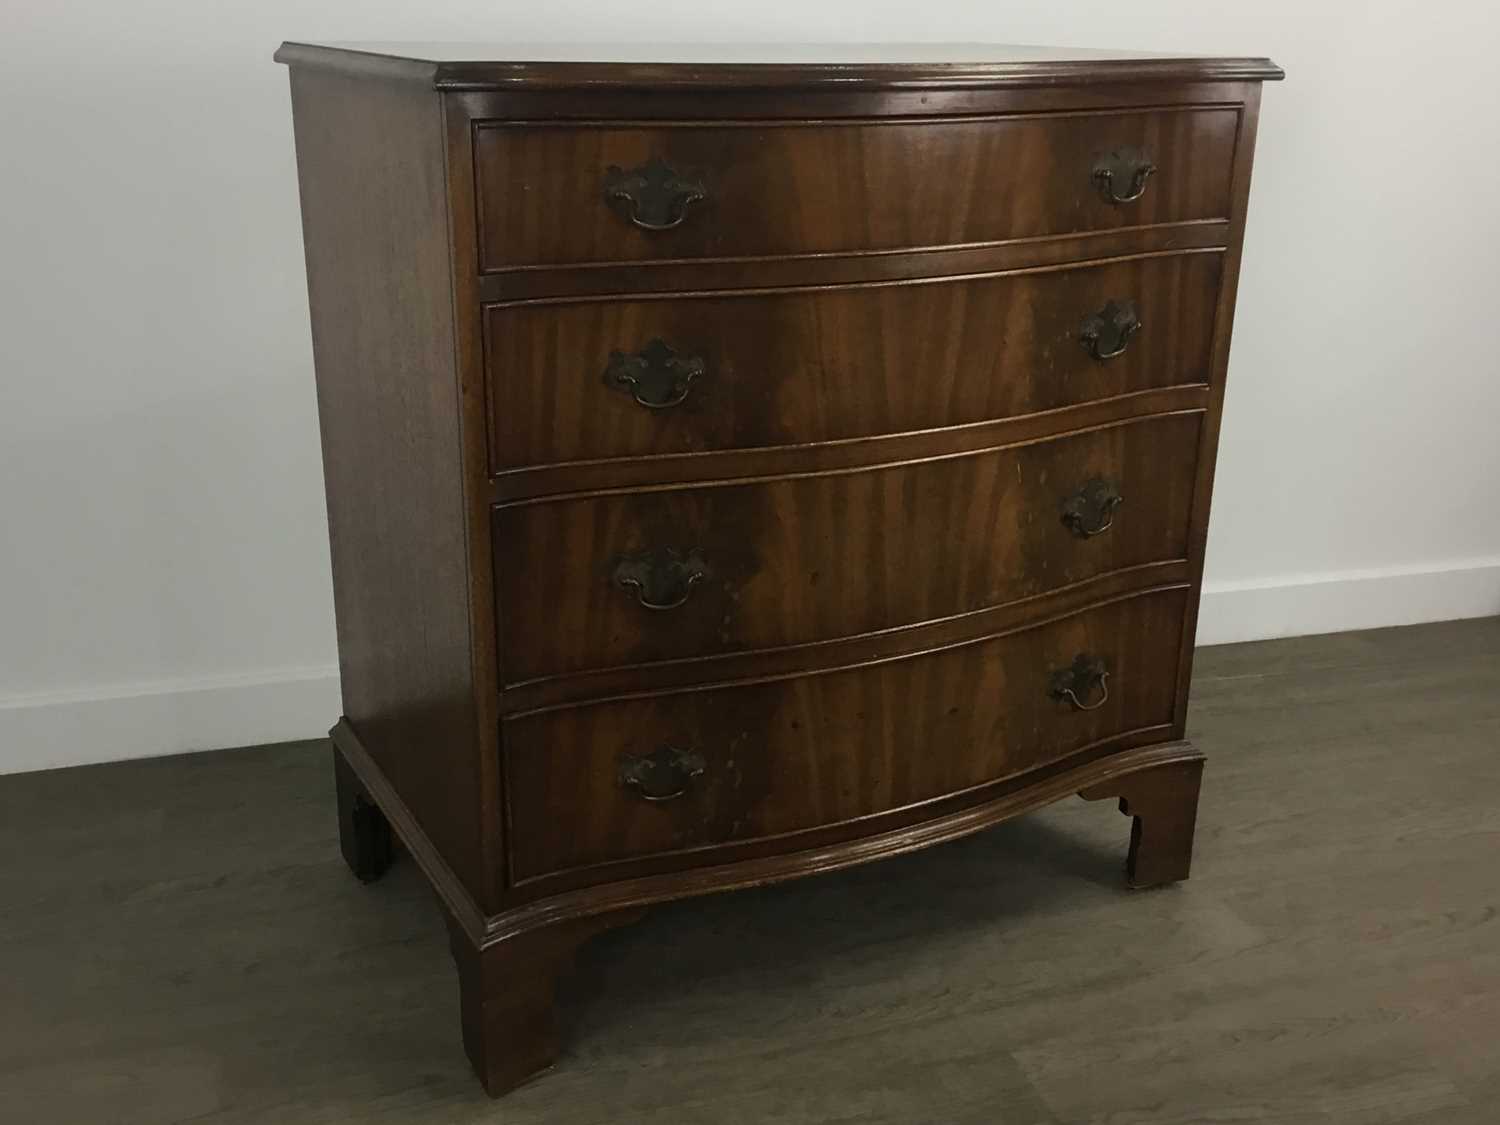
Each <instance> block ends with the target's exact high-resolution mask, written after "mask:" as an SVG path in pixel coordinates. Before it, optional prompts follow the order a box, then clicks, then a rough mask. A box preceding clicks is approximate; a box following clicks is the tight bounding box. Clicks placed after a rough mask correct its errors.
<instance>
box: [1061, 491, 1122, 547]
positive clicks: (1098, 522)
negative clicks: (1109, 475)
mask: <svg viewBox="0 0 1500 1125" xmlns="http://www.w3.org/2000/svg"><path fill="white" fill-rule="evenodd" d="M1123 503H1125V498H1124V497H1123V496H1121V495H1120V491H1119V489H1117V488H1116V487H1115V486H1114V485H1113V484H1111V483H1110V482H1109V481H1107V480H1102V479H1099V478H1097V477H1096V478H1095V479H1093V480H1091V481H1089V482H1088V483H1087V484H1085V485H1084V486H1083V487H1082V488H1080V489H1079V490H1078V491H1077V492H1075V493H1073V495H1072V496H1069V497H1068V498H1067V499H1066V500H1064V501H1063V506H1062V521H1063V524H1064V526H1066V527H1067V529H1068V530H1069V531H1071V532H1072V533H1073V534H1074V535H1076V536H1078V538H1080V539H1092V538H1093V537H1094V536H1096V535H1103V534H1104V533H1105V532H1106V531H1108V530H1109V529H1110V528H1111V527H1113V526H1114V523H1115V509H1116V508H1118V507H1119V506H1120V505H1121V504H1123Z"/></svg>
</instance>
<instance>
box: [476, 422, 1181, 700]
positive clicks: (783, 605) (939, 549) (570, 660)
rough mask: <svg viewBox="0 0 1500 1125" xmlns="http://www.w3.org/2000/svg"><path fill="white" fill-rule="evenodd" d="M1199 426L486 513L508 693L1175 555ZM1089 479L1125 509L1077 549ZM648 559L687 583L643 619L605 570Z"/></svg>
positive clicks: (833, 632)
mask: <svg viewBox="0 0 1500 1125" xmlns="http://www.w3.org/2000/svg"><path fill="white" fill-rule="evenodd" d="M1201 421H1202V416H1201V415H1199V414H1196V413H1189V414H1177V415H1168V416H1166V417H1162V418H1151V419H1144V420H1140V421H1134V422H1129V423H1126V424H1122V425H1116V426H1112V427H1107V428H1103V429H1097V430H1090V431H1085V432H1084V433H1081V434H1077V435H1074V436H1071V437H1063V438H1057V439H1053V440H1051V441H1045V442H1037V443H1034V444H1030V445H1025V446H1021V447H1019V448H1015V449H1001V450H996V451H993V452H989V453H985V454H977V455H973V456H966V457H947V458H942V459H938V460H931V461H924V462H919V463H915V464H904V465H895V466H890V467H884V468H869V469H862V470H858V471H851V472H839V473H828V474H818V475H812V476H800V477H790V478H786V479H781V480H770V481H765V482H761V483H753V484H741V485H734V486H722V487H716V488H672V489H660V490H654V491H647V492H628V493H622V494H610V495H599V496H590V497H584V498H579V499H571V500H553V501H547V502H544V503H530V504H520V505H515V506H512V507H502V508H500V509H498V510H497V513H496V517H495V537H494V538H495V544H496V552H497V557H496V563H495V573H496V578H497V583H498V590H499V598H500V613H501V616H502V619H503V620H504V621H505V623H506V629H507V630H508V631H509V634H510V636H512V637H513V638H514V639H515V644H514V646H513V648H512V650H511V651H509V652H508V653H507V660H506V665H505V682H506V683H514V682H520V681H525V680H528V679H533V678H538V677H542V676H549V675H557V674H559V673H564V672H575V671H583V670H588V669H596V668H605V667H610V666H612V665H624V664H640V663H646V662H650V661H655V660H670V659H683V658H686V657H693V656H701V655H710V654H714V653H721V652H732V651H736V650H742V649H757V648H777V647H781V646H786V645H795V644H807V643H810V642H816V641H823V640H829V639H832V638H836V637H845V636H852V635H857V634H862V633H871V632H877V631H879V630H883V629H893V628H900V627H903V626H908V625H912V624H916V623H919V622H924V621H932V620H936V619H939V618H945V617H951V616H954V615H957V614H964V613H973V612H975V611H978V610H981V609H984V608H986V607H988V606H993V605H999V604H1003V603H1005V602H1009V601H1014V600H1017V599H1020V598H1026V597H1033V596H1035V595H1037V594H1040V593H1044V592H1046V591H1049V590H1053V589H1057V588H1059V587H1062V586H1066V585H1069V584H1072V583H1076V582H1081V581H1084V580H1087V579H1089V578H1093V577H1096V576H1098V575H1102V574H1106V573H1108V572H1110V571H1113V570H1122V569H1126V568H1129V567H1136V566H1141V565H1144V564H1147V563H1153V562H1159V561H1167V560H1172V559H1180V558H1185V557H1186V555H1185V551H1186V549H1187V521H1188V511H1189V508H1190V506H1191V503H1192V498H1193V482H1194V468H1195V466H1194V458H1195V456H1196V451H1197V446H1198V432H1199V428H1200V425H1201ZM1100 477H1103V478H1105V479H1107V480H1109V481H1112V482H1113V483H1114V485H1115V487H1116V488H1118V489H1119V490H1120V491H1121V492H1122V493H1123V495H1124V496H1125V497H1126V501H1125V504H1124V506H1123V507H1122V508H1121V510H1120V512H1119V513H1118V517H1117V519H1116V520H1115V523H1114V526H1113V527H1111V528H1110V529H1109V530H1108V531H1107V532H1106V533H1104V534H1102V535H1099V536H1096V537H1094V538H1092V539H1089V540H1080V539H1079V538H1078V537H1077V536H1076V535H1075V534H1074V533H1073V532H1072V531H1071V529H1070V527H1069V525H1068V524H1067V523H1066V522H1065V514H1066V513H1065V511H1064V509H1065V508H1066V507H1067V505H1068V502H1069V501H1070V500H1071V499H1072V497H1073V496H1074V494H1075V493H1077V492H1078V491H1079V489H1080V488H1082V487H1083V486H1085V485H1086V484H1088V483H1089V482H1090V481H1091V480H1094V479H1096V478H1100ZM665 550H672V551H676V552H678V553H679V555H680V556H686V555H688V554H689V553H691V554H692V555H693V557H694V558H695V559H697V560H698V565H697V567H696V572H697V573H699V574H702V575H703V578H702V580H701V581H697V582H694V583H692V584H691V585H687V584H685V583H683V584H681V587H682V588H681V589H680V590H677V591H672V596H673V597H674V598H680V602H679V604H676V605H675V607H674V608H670V609H658V610H651V609H646V608H643V606H642V605H641V604H640V603H641V599H640V597H639V596H637V595H636V594H635V593H633V592H632V591H629V590H625V589H621V588H620V586H619V584H618V581H617V578H616V571H617V569H618V566H619V562H620V560H621V559H622V558H629V559H634V558H635V557H636V556H638V555H639V554H641V553H648V554H649V553H652V552H658V553H659V552H662V551H665ZM679 569H683V570H685V569H687V568H681V567H680V566H679ZM664 589H665V587H664ZM666 596H667V594H666V593H662V594H658V597H666Z"/></svg>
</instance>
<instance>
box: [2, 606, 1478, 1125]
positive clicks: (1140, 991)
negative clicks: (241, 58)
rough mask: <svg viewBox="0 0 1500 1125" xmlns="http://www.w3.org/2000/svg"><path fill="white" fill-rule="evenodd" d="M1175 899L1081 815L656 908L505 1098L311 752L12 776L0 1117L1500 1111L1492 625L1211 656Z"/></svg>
mask: <svg viewBox="0 0 1500 1125" xmlns="http://www.w3.org/2000/svg"><path fill="white" fill-rule="evenodd" d="M1198 663H1199V666H1198V677H1197V683H1196V684H1195V691H1196V696H1195V703H1194V710H1193V719H1192V727H1193V732H1192V733H1193V735H1194V737H1195V738H1196V739H1197V741H1198V742H1199V743H1200V745H1201V746H1202V747H1203V749H1204V750H1205V751H1206V752H1207V753H1208V755H1209V769H1208V773H1207V775H1206V777H1205V787H1204V794H1203V805H1202V811H1201V816H1200V821H1199V824H1200V827H1199V837H1198V851H1197V856H1196V858H1195V861H1194V877H1193V879H1192V880H1191V882H1189V883H1186V884H1183V885H1181V886H1178V887H1173V888H1168V889H1165V890H1160V891H1153V892H1146V893H1141V894H1129V893H1127V892H1126V891H1124V890H1123V889H1122V884H1121V879H1120V865H1121V860H1122V857H1123V854H1124V846H1125V842H1126V838H1127V831H1128V821H1126V820H1125V818H1123V817H1121V816H1120V815H1119V814H1118V813H1117V812H1116V811H1115V810H1114V808H1113V806H1112V805H1109V804H1108V803H1098V804H1086V803H1084V802H1082V801H1069V802H1065V803H1063V804H1061V805H1057V806H1055V807H1053V808H1051V809H1048V810H1046V811H1044V812H1042V813H1038V814H1035V815H1033V816H1031V817H1027V818H1023V819H1021V820H1019V821H1014V822H1012V823H1010V824H1007V825H1003V826H1001V827H999V828H997V829H994V830H991V831H989V832H987V833H984V834H982V835H980V836H977V837H973V838H971V839H969V840H965V841H961V842H959V843H956V844H950V845H946V846H943V847H940V848H937V849H934V850H931V851H928V852H925V853H922V854H920V855H916V856H910V857H906V858H903V859H899V860H895V861H891V862H887V863H883V864H877V865H874V866H870V867H865V868H861V869H857V870H853V871H849V872H845V873H841V874H838V875H834V876H827V877H823V878H821V879H817V880H811V881H803V882H799V883H793V884H787V885H784V886H780V887H774V888H768V889H764V890H759V891H751V892H745V893H741V894H738V895H730V896H720V897H715V898H709V899H700V900H697V901H694V902H687V903H678V904H674V905H671V906H667V907H662V908H658V909H657V910H655V911H653V912H652V913H650V914H648V915H647V917H646V919H645V920H644V921H643V922H641V923H639V924H637V925H635V926H633V927H628V928H626V929H623V930H620V931H617V932H614V933H611V934H609V935H606V936H605V937H603V938H601V939H600V940H599V941H597V942H596V943H595V944H593V945H592V946H590V947H588V949H587V950H586V951H585V953H584V955H583V957H582V959H581V961H580V966H579V972H578V974H577V975H576V976H575V977H574V978H573V980H572V981H571V982H570V984H569V986H568V987H567V990H566V992H565V995H564V999H563V1006H564V1010H565V1014H566V1017H567V1022H568V1024H569V1025H570V1034H569V1039H568V1047H567V1051H566V1055H565V1056H564V1058H563V1059H562V1061H561V1063H560V1064H559V1066H558V1067H557V1068H556V1069H555V1070H554V1071H553V1072H551V1073H550V1074H548V1075H547V1076H545V1077H543V1078H542V1079H540V1080H538V1081H537V1082H535V1083H533V1084H531V1085H530V1086H527V1087H525V1088H523V1089H522V1090H520V1091H518V1092H516V1093H514V1094H512V1095H511V1096H509V1097H508V1098H506V1099H503V1100H501V1101H499V1102H494V1103H491V1102H490V1101H489V1100H488V1099H486V1098H485V1097H484V1096H483V1095H482V1094H481V1093H480V1092H479V1088H478V1086H477V1085H476V1084H475V1083H474V1081H473V1080H472V1079H471V1078H470V1076H469V1073H468V1069H467V1064H466V1062H465V1060H464V1057H463V1052H462V1050H461V1047H460V1045H459V1039H458V1020H457V1012H456V998H455V990H454V978H453V973H452V969H451V965H450V962H449V959H448V952H447V948H446V945H445V939H444V933H443V930H442V927H441V925H440V923H439V919H438V914H437V911H436V909H435V904H434V902H433V901H432V900H431V899H430V897H429V894H428V892H426V890H425V889H424V886H423V884H422V882H421V880H420V878H419V876H418V874H417V872H416V871H415V869H414V868H413V866H412V865H411V863H410V862H409V861H405V860H403V861H402V862H400V863H398V865H397V867H396V868H394V869H393V870H392V872H391V873H390V875H388V876H387V878H386V879H385V881H383V882H381V883H379V884H377V885H375V886H373V887H361V886H359V885H358V884H357V883H355V882H354V881H353V879H352V878H350V877H349V876H348V874H347V873H346V871H345V869H344V868H343V866H342V865H341V863H340V861H339V859H338V856H337V847H336V844H335V840H334V835H333V818H332V815H331V813H330V808H329V806H330V801H331V782H330V776H329V766H328V760H327V756H326V751H325V749H324V747H323V745H322V744H318V743H308V744H299V745H290V746H276V747H267V748H260V749H252V750H243V751H234V752H227V753H220V754H209V755H201V756H196V757H182V758H169V759H159V760H156V761H148V762H137V763H128V764H121V765H111V766H94V767H89V768H85V769H77V770H65V771H57V772H53V773H45V774H32V775H22V776H15V777H5V778H0V909H3V915H0V1121H3V1122H5V1123H7V1125H8V1123H12V1122H14V1123H17V1125H20V1123H26V1125H32V1123H35V1125H45V1123H52V1122H68V1123H72V1122H79V1123H88V1125H95V1123H104V1122H140V1123H143V1125H166V1123H168V1122H179V1121H202V1122H267V1123H271V1122H274V1123H277V1125H297V1123H301V1122H346V1121H347V1122H413V1123H427V1122H442V1123H445V1125H451V1123H467V1122H499V1123H506V1125H523V1123H531V1122H544V1121H545V1122H548V1123H556V1125H583V1123H589V1125H593V1123H600V1125H603V1123H606V1122H608V1123H611V1125H619V1123H634V1122H649V1123H653V1125H692V1123H697V1122H707V1123H713V1125H727V1123H737V1122H755V1123H759V1122H777V1123H805V1122H854V1121H859V1122H894V1123H903V1125H904V1123H911V1122H940V1123H960V1122H976V1123H979V1122H982V1123H984V1125H1041V1123H1059V1122H1065V1123H1068V1125H1073V1123H1083V1122H1088V1123H1097V1125H1105V1123H1108V1125H1145V1123H1150V1125H1166V1123H1172V1125H1206V1123H1230V1122H1232V1123H1242V1122H1278V1123H1288V1125H1290V1123H1302V1122H1307V1123H1313V1122H1317V1123H1319V1125H1330V1123H1332V1125H1344V1123H1350V1125H1354V1123H1360V1125H1362V1123H1374V1122H1381V1123H1386V1122H1424V1123H1430V1125H1468V1123H1471V1122H1472V1123H1475V1125H1478V1123H1485V1125H1490V1123H1493V1122H1496V1121H1500V918H1497V904H1500V619H1490V620H1486V621H1473V622H1461V623H1455V624H1446V625H1434V626H1422V627H1418V628H1413V629H1402V630H1387V631H1381V632H1371V633H1363V634H1346V635H1343V636H1335V637H1316V638H1303V639H1299V640H1294V641H1278V642H1268V643H1262V644H1253V645H1243V646H1235V647H1228V648H1219V649H1209V650H1205V651H1203V652H1202V653H1200V654H1199V662H1198Z"/></svg>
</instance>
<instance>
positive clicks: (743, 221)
mask: <svg viewBox="0 0 1500 1125" xmlns="http://www.w3.org/2000/svg"><path fill="white" fill-rule="evenodd" d="M1237 120H1238V117H1237V114H1236V113H1235V111H1233V110H1230V109H1172V110H1160V111H1154V112H1148V113H1140V112H1136V113H1113V112H1111V113H1097V114H1066V115H1057V116H1046V115H1039V116H1036V117H1017V118H1004V119H1001V118H996V119H991V120H947V121H944V120H936V121H933V120H924V121H908V122H879V123H866V124H810V125H805V126H795V127H792V126H784V125H783V126H777V125H774V124H770V123H767V124H764V125H756V124H753V123H752V124H742V125H737V126H720V127H715V126H705V125H697V124H686V123H684V124H681V125H679V126H677V127H675V128H674V127H664V126H662V125H660V124H653V125H646V126H636V127H630V126H623V125H621V126H612V127H608V128H603V127H593V126H551V125H527V126H522V127H516V126H502V125H488V126H481V127H479V128H478V129H476V132H475V140H474V162H475V169H476V175H477V179H478V186H477V189H476V190H477V193H478V197H479V201H480V231H479V244H480V261H481V265H482V267H483V268H484V269H485V270H500V269H509V268H515V267H521V266H534V265H548V264H563V263H587V262H610V261H649V260H670V259H685V258H693V259H725V258H742V257H754V256H758V255H768V254H807V255H812V254H828V253H850V252H858V251H889V250H901V249H912V248H921V247H940V246H953V245H962V244H968V243H982V242H994V241H1000V240H1004V239H1012V238H1025V237H1034V236H1037V235H1045V234H1066V233H1069V232H1072V231H1082V230H1097V229H1111V228H1114V227H1120V226H1131V225H1148V224H1152V223H1164V222H1180V221H1183V220H1191V219H1221V218H1225V217H1227V216H1228V210H1229V173H1230V165H1231V159H1232V154H1233V147H1234V136H1235V129H1236V125H1237ZM1122 146H1133V147H1137V148H1141V149H1144V150H1145V151H1146V152H1148V153H1149V154H1150V156H1151V158H1152V160H1153V161H1155V163H1156V164H1157V166H1158V171H1157V173H1156V174H1155V175H1154V176H1153V177H1152V178H1151V182H1150V184H1149V186H1148V187H1147V189H1146V192H1145V194H1144V196H1143V197H1142V198H1141V199H1140V200H1139V201H1137V202H1135V203H1131V204H1125V205H1112V204H1110V203H1108V202H1106V201H1105V200H1104V199H1103V198H1102V197H1101V195H1100V193H1099V191H1098V188H1097V186H1096V185H1095V183H1094V182H1093V179H1092V173H1093V167H1094V162H1095V160H1096V159H1097V158H1098V157H1099V155H1100V154H1102V153H1105V152H1109V151H1111V150H1113V149H1116V148H1119V147H1122ZM652 157H660V158H661V159H663V160H665V161H667V163H668V164H670V165H671V166H672V167H673V168H674V169H678V170H679V171H681V172H682V173H683V174H691V175H693V176H697V177H701V178H702V179H703V180H704V182H705V184H706V185H707V190H708V196H707V198H706V199H704V200H703V201H702V202H700V203H695V204H692V205H691V208H690V212H689V215H688V218H687V220H686V221H684V222H683V223H682V225H681V226H678V227H676V228H675V229H672V230H666V231H642V230H638V229H636V228H635V227H633V226H632V225H631V224H630V223H629V222H628V221H626V220H624V219H622V218H621V217H620V216H619V215H618V214H616V213H615V212H614V211H613V210H612V209H611V208H610V207H609V206H608V205H606V203H605V200H604V196H603V178H604V176H605V173H606V170H607V169H608V168H610V167H611V166H618V167H620V168H624V169H631V168H634V167H636V166H638V165H642V164H644V163H645V162H646V161H648V160H650V159H651V158H652Z"/></svg>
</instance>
